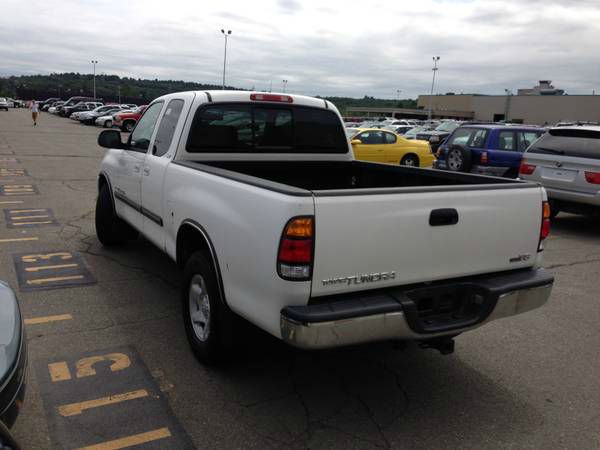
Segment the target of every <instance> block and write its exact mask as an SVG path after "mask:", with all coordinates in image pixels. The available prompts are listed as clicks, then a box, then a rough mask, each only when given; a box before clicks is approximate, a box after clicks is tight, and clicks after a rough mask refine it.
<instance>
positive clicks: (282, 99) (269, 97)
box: [250, 94, 294, 103]
mask: <svg viewBox="0 0 600 450" xmlns="http://www.w3.org/2000/svg"><path fill="white" fill-rule="evenodd" d="M250 100H253V101H255V102H279V103H294V99H293V98H292V97H290V96H289V95H278V94H250Z"/></svg>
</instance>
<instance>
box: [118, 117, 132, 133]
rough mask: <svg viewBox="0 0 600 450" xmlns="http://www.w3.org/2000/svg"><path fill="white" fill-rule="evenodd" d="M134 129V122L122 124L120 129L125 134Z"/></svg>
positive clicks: (129, 121)
mask: <svg viewBox="0 0 600 450" xmlns="http://www.w3.org/2000/svg"><path fill="white" fill-rule="evenodd" d="M134 128H135V122H133V121H131V120H128V121H127V122H125V123H124V124H123V127H122V128H121V129H122V130H123V131H125V132H127V133H131V132H132V131H133V129H134Z"/></svg>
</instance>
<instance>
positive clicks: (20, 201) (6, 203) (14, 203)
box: [0, 200, 23, 205]
mask: <svg viewBox="0 0 600 450" xmlns="http://www.w3.org/2000/svg"><path fill="white" fill-rule="evenodd" d="M19 203H23V200H11V201H9V202H0V205H16V204H19Z"/></svg>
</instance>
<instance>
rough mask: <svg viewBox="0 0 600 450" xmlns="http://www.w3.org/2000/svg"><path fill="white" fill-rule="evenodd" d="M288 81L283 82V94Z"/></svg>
mask: <svg viewBox="0 0 600 450" xmlns="http://www.w3.org/2000/svg"><path fill="white" fill-rule="evenodd" d="M287 83H288V80H283V92H285V88H286V87H287Z"/></svg>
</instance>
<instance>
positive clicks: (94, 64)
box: [92, 59, 98, 100]
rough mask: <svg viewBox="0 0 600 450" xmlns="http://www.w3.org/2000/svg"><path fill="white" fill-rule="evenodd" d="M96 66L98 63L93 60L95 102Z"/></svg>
mask: <svg viewBox="0 0 600 450" xmlns="http://www.w3.org/2000/svg"><path fill="white" fill-rule="evenodd" d="M96 64H98V61H95V60H93V59H92V65H93V66H94V100H96Z"/></svg>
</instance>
